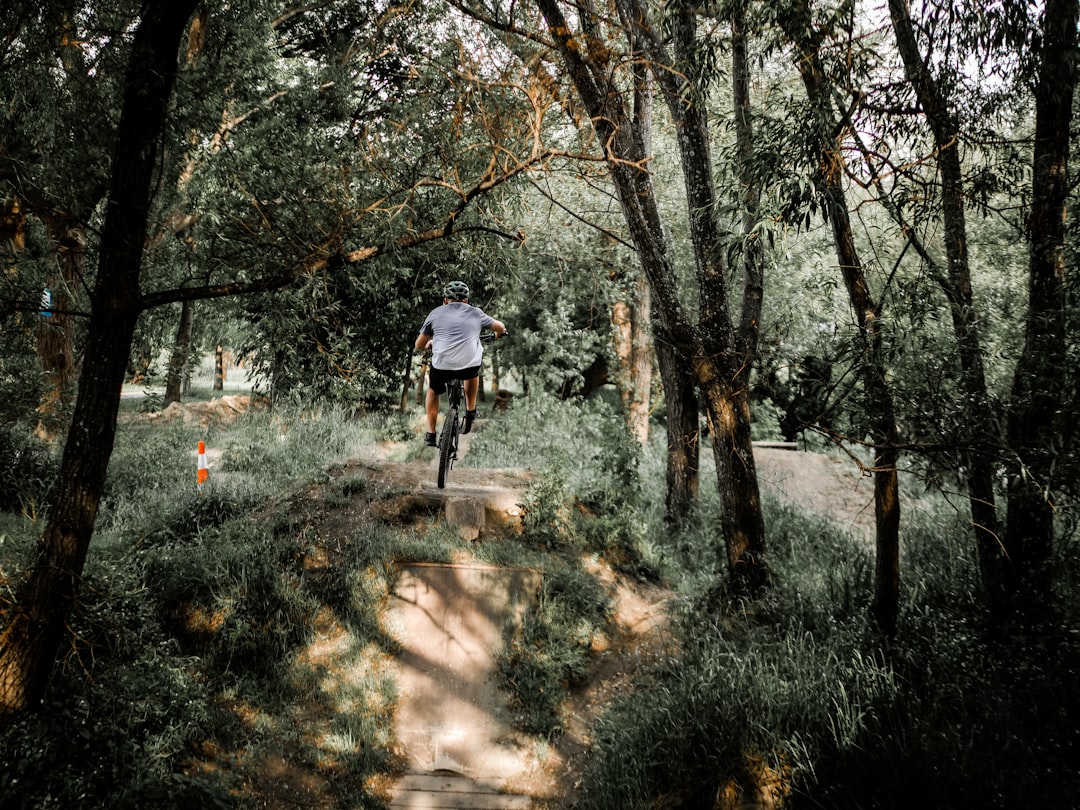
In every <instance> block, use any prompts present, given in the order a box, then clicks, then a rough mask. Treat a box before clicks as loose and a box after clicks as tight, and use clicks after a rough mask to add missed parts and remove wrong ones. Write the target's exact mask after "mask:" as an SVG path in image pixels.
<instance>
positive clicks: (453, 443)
mask: <svg viewBox="0 0 1080 810" xmlns="http://www.w3.org/2000/svg"><path fill="white" fill-rule="evenodd" d="M494 339H495V335H493V334H490V333H485V334H483V335H481V336H480V341H481V342H482V343H490V342H491V341H492V340H494ZM446 399H447V403H448V405H449V408H447V412H446V419H445V420H444V421H443V426H442V433H441V434H440V435H439V478H438V485H439V489H443V488H445V487H446V476H447V475H449V474H450V470H451V469H452V468H453V466H454V462H455V461H457V452H458V437H459V436H460V435H461V425H462V421H463V417H462V415H461V409H462V407H463V406H464V405H466V404H467V403H466V402H465V383H464V382H463V381H461V380H459V379H456V378H455V379H453V380H450V382H448V383H447V384H446Z"/></svg>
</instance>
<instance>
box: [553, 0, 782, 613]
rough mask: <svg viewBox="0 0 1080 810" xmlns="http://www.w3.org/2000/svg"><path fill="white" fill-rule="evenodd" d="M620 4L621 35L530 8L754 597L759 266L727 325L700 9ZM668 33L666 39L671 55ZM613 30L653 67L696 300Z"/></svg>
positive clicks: (760, 579)
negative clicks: (713, 473)
mask: <svg viewBox="0 0 1080 810" xmlns="http://www.w3.org/2000/svg"><path fill="white" fill-rule="evenodd" d="M615 5H616V9H617V11H618V15H619V20H620V28H621V30H617V31H608V30H604V25H605V22H606V21H607V19H608V18H607V17H606V16H605V15H604V14H602V13H601V11H600V10H599V9H598V8H596V7H595V6H594V5H593V4H592V3H590V2H586V3H581V4H577V5H576V7H575V8H576V24H574V25H571V23H570V21H569V20H568V19H567V17H566V15H565V13H564V9H563V6H562V5H561V4H560V3H559V2H558V0H537V7H538V8H539V9H540V12H541V14H542V15H543V17H544V21H545V23H546V26H547V33H548V36H549V37H550V39H551V43H552V45H553V47H554V49H555V51H556V52H557V53H558V55H559V58H560V60H561V62H562V65H563V69H564V70H565V73H566V75H567V77H568V78H569V80H570V82H571V83H572V84H573V86H574V89H575V91H576V95H577V97H578V98H579V99H580V101H581V104H582V105H583V106H584V109H585V111H586V112H587V115H588V119H589V121H590V122H591V126H592V128H593V129H594V130H595V132H596V135H597V140H598V141H599V143H600V145H601V148H602V149H603V153H604V157H605V159H606V161H607V164H608V168H609V171H610V174H611V178H612V182H613V184H614V186H615V188H616V190H617V193H618V196H619V200H620V203H621V206H622V211H623V215H624V217H625V220H626V224H627V229H628V231H629V234H630V237H631V240H632V241H633V243H634V246H635V248H636V249H637V252H638V257H639V260H640V262H641V265H642V268H643V271H644V273H645V276H646V278H647V279H648V281H649V284H650V287H651V289H652V300H653V305H654V306H655V307H656V308H657V310H658V312H659V316H660V321H661V323H662V324H663V327H664V332H665V334H666V336H667V338H668V339H669V340H670V343H671V345H672V346H673V347H674V349H675V351H676V352H678V353H679V354H680V355H681V356H682V357H683V358H685V362H686V364H687V366H688V367H689V368H691V369H692V370H693V373H694V379H695V382H696V384H697V386H698V389H699V391H700V392H701V395H702V400H703V402H704V404H705V408H706V411H707V413H708V417H709V425H710V428H711V433H712V439H713V457H714V459H715V461H716V468H717V488H718V491H719V493H720V498H721V502H722V526H723V541H724V553H725V556H726V559H727V567H728V572H729V576H730V579H731V583H732V585H733V587H734V589H735V590H737V591H743V592H748V593H753V592H756V591H758V590H760V589H761V588H762V587H763V586H764V585H765V584H766V583H767V582H768V579H769V573H768V565H767V560H766V555H765V526H764V520H763V518H762V513H761V503H760V495H759V492H758V484H757V476H756V472H755V468H754V457H753V449H752V446H751V438H750V401H749V388H750V386H749V375H750V372H751V369H752V368H753V364H754V355H755V351H756V345H757V330H758V323H759V318H760V306H761V267H760V265H759V264H753V263H750V264H748V265H747V266H745V267H744V271H745V275H744V279H743V285H742V295H741V302H740V303H741V313H740V316H739V318H738V319H736V318H734V317H733V315H732V306H731V303H730V302H729V300H728V296H729V290H728V284H727V273H728V268H727V264H726V255H727V250H726V249H727V247H728V245H729V244H730V242H731V241H732V235H731V233H730V231H729V230H725V228H724V227H723V226H722V225H721V224H720V222H719V221H718V215H717V202H718V200H717V193H716V189H715V186H714V182H713V173H712V164H711V156H710V143H709V126H708V116H707V113H706V109H707V93H706V88H705V86H704V85H703V84H701V83H699V80H703V79H704V78H705V75H706V71H705V70H704V68H703V65H702V64H701V63H700V61H699V59H700V55H701V53H702V51H701V50H700V49H699V47H698V44H699V43H698V42H697V41H696V36H697V29H696V18H697V13H698V10H697V9H696V8H695V7H693V6H692V5H691V4H679V5H677V6H674V5H673V6H670V7H667V8H665V9H664V12H665V18H664V22H665V25H666V29H664V30H662V28H661V25H660V21H659V20H657V19H655V18H654V10H653V9H652V8H651V7H648V6H646V5H645V4H644V3H642V2H639V1H638V0H619V2H617V3H616V4H615ZM665 30H670V31H671V32H672V34H673V35H672V39H671V45H672V51H671V52H669V50H668V48H669V41H668V38H667V36H666V35H665ZM616 34H617V35H618V36H621V37H622V38H623V39H624V41H625V42H626V50H627V52H628V53H630V54H632V55H633V59H634V60H637V61H643V62H645V63H646V64H647V65H648V68H649V70H650V72H651V73H652V75H653V77H654V78H655V80H656V82H657V85H658V87H659V92H660V94H661V96H662V97H663V98H664V101H665V103H666V106H667V109H668V113H669V115H670V116H671V118H672V121H673V124H674V128H675V135H676V139H677V142H678V150H679V156H680V165H681V168H682V173H683V186H684V191H685V195H686V214H687V219H688V221H689V227H688V231H689V234H690V241H691V244H692V250H693V255H694V265H695V276H694V277H695V284H694V289H693V291H692V293H687V292H684V291H682V290H680V285H679V281H678V274H677V273H676V268H675V265H674V263H673V249H672V244H671V241H670V239H671V237H670V232H669V231H668V229H666V228H665V224H664V218H663V215H662V212H661V209H660V206H659V204H658V200H657V194H656V191H655V188H654V185H653V178H652V176H651V174H650V171H649V166H648V162H649V159H650V154H649V153H648V152H647V150H646V148H645V139H644V137H643V132H642V130H641V127H640V124H639V122H638V121H636V120H635V118H634V116H633V115H632V112H631V109H630V106H629V105H628V104H627V102H626V100H625V96H624V93H623V90H622V87H621V86H620V84H619V74H618V71H617V69H616V67H617V55H616V54H615V53H613V52H612V50H611V43H612V39H611V38H610V37H611V36H612V35H616ZM689 300H696V301H697V303H698V310H699V311H698V316H697V319H696V322H695V320H694V319H693V318H692V316H691V314H690V313H689V312H688V310H687V306H686V304H685V303H684V302H685V301H689Z"/></svg>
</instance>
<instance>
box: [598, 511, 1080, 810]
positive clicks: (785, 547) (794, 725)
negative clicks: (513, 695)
mask: <svg viewBox="0 0 1080 810" xmlns="http://www.w3.org/2000/svg"><path fill="white" fill-rule="evenodd" d="M769 517H770V526H771V527H772V533H771V535H770V540H771V543H770V549H771V551H772V563H773V565H774V567H775V570H776V571H777V573H778V576H777V580H778V587H777V588H776V590H775V591H774V592H772V593H771V594H770V596H769V597H768V598H767V599H766V600H764V601H763V602H761V603H759V604H756V605H753V606H748V605H745V604H743V603H741V602H736V603H731V604H727V605H725V606H724V607H723V609H721V610H720V612H719V613H718V612H717V610H716V605H715V603H712V602H711V601H708V600H704V599H703V600H700V601H699V600H698V599H691V600H689V601H687V602H686V609H685V610H684V611H683V613H682V614H681V616H680V620H679V625H678V626H679V629H680V639H681V647H682V653H681V654H680V655H679V656H677V657H676V658H674V659H672V660H670V661H667V662H665V663H663V664H661V665H660V666H659V667H658V668H657V669H655V670H654V671H652V672H649V673H641V675H640V676H639V678H638V682H639V684H641V685H642V686H641V688H640V689H639V690H636V691H635V693H634V694H633V695H628V696H626V697H625V698H624V699H621V700H619V701H617V702H616V704H615V705H614V706H613V707H612V708H611V709H610V710H609V712H608V713H607V714H606V715H605V716H604V718H603V719H602V721H601V724H600V727H599V729H598V732H597V748H596V751H595V755H594V757H593V760H592V761H593V765H592V767H591V770H590V775H589V779H588V782H587V784H586V786H585V788H584V790H583V794H582V801H581V806H582V807H586V808H610V807H646V806H652V805H653V803H654V802H656V801H658V800H661V799H660V798H659V797H663V796H668V797H669V798H667V799H663V800H662V801H672V799H671V798H670V797H672V796H676V797H681V799H682V800H683V801H689V802H691V803H701V802H704V803H706V804H708V803H709V802H711V801H713V800H714V799H715V797H716V795H717V794H718V792H720V791H721V790H723V789H725V788H727V787H728V786H729V785H730V784H736V785H739V786H740V788H741V789H743V790H751V789H754V787H755V785H759V784H763V783H767V784H770V785H772V786H773V787H777V788H779V789H780V790H781V795H783V793H786V792H787V791H792V797H791V800H792V801H793V802H794V803H795V804H796V805H798V804H801V803H803V802H807V803H810V804H813V805H814V806H820V807H896V808H900V807H912V806H915V805H923V806H935V807H962V806H969V805H970V804H971V803H975V804H979V805H980V806H987V807H1014V806H1021V805H1030V804H1031V803H1032V802H1035V803H1038V804H1045V805H1046V806H1055V805H1059V804H1061V803H1062V802H1064V803H1068V801H1069V799H1068V798H1067V797H1068V796H1069V795H1070V794H1071V793H1072V792H1074V791H1075V790H1076V787H1077V785H1076V781H1075V779H1074V778H1073V774H1075V770H1074V769H1073V768H1072V767H1071V766H1063V765H1061V763H1064V762H1071V761H1074V758H1075V757H1076V755H1077V753H1078V747H1077V746H1078V743H1080V740H1078V739H1077V736H1076V734H1075V726H1074V721H1075V717H1076V716H1077V714H1076V712H1077V709H1078V708H1080V707H1078V706H1077V704H1076V700H1075V694H1074V690H1072V689H1071V687H1070V686H1069V685H1068V684H1069V681H1070V679H1071V678H1072V677H1073V675H1072V673H1074V672H1075V667H1076V666H1077V663H1078V661H1080V658H1078V655H1080V646H1078V645H1077V643H1076V640H1075V639H1074V638H1073V635H1074V634H1072V633H1070V632H1068V630H1067V629H1066V628H1068V627H1070V626H1072V625H1073V623H1074V621H1075V614H1076V610H1077V607H1078V606H1077V605H1076V604H1075V599H1074V598H1073V597H1072V596H1071V595H1070V596H1069V597H1067V602H1066V603H1064V604H1062V605H1061V610H1062V614H1061V615H1060V616H1058V617H1057V618H1056V619H1055V620H1054V625H1053V626H1047V627H1044V628H1042V632H1040V633H1036V634H1034V635H1032V636H1024V637H1020V638H1016V639H1010V640H1008V641H1005V640H1003V639H1000V638H997V637H995V636H994V635H993V634H991V633H989V632H988V628H987V625H986V623H985V618H986V617H985V615H984V613H983V611H982V609H981V607H980V606H979V604H978V602H977V600H976V599H975V597H974V593H975V591H976V588H975V583H976V582H977V576H978V573H977V567H976V562H975V560H974V559H973V557H972V554H971V552H970V550H969V549H967V548H966V547H961V546H958V545H957V543H956V542H955V541H951V542H950V541H945V542H943V538H947V537H948V538H955V537H960V536H962V534H961V532H959V531H958V526H957V525H956V523H955V522H951V521H936V522H931V521H929V520H926V521H916V525H914V526H913V527H912V528H911V530H910V531H909V533H908V535H907V544H906V546H905V548H906V555H905V576H904V581H905V582H907V583H909V587H910V590H909V592H908V594H907V597H906V600H905V606H904V611H903V613H902V617H901V631H900V633H899V634H898V636H897V638H895V639H892V640H890V641H883V640H882V639H881V638H880V637H877V636H875V635H874V634H873V633H872V632H870V630H869V628H868V625H867V620H866V619H867V617H866V615H865V612H864V611H865V607H864V605H865V604H866V600H867V597H868V594H869V592H870V581H871V580H870V577H871V565H870V558H869V555H868V553H867V552H866V550H864V549H863V548H862V547H861V545H860V544H859V543H857V542H856V541H855V540H854V539H853V538H849V537H845V536H843V535H842V534H841V533H839V532H837V531H836V530H835V529H834V528H831V527H829V526H828V525H827V524H823V523H821V522H820V521H816V520H814V519H812V518H810V517H808V516H805V515H800V514H797V513H795V512H794V511H792V510H791V509H790V508H787V507H779V506H778V505H776V504H770V505H769ZM709 598H710V599H711V598H713V597H709ZM1046 645H1050V646H1051V647H1052V648H1053V649H1054V651H1055V652H1054V655H1053V656H1048V655H1047V646H1046ZM1051 658H1052V659H1053V660H1054V663H1053V664H1051V663H1050V661H1051ZM1030 689H1036V690H1037V693H1038V695H1039V697H1038V698H1032V699H1029V698H1028V697H1025V696H1032V695H1034V694H1035V693H1034V692H1032V691H1029V690H1030ZM1020 740H1023V741H1024V743H1023V749H1024V750H1023V752H1022V753H1021V752H1020V751H1019V750H1018V748H1017V744H1018V741H1020ZM1036 763H1038V764H1036ZM1047 768H1050V769H1051V771H1052V772H1053V774H1054V776H1053V778H1050V779H1047V778H1045V776H1044V774H1046V773H1048V771H1047V770H1046V769H1047Z"/></svg>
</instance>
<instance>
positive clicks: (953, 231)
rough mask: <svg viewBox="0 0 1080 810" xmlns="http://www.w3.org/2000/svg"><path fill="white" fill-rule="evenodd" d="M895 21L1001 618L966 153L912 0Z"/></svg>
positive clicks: (979, 538)
mask: <svg viewBox="0 0 1080 810" xmlns="http://www.w3.org/2000/svg"><path fill="white" fill-rule="evenodd" d="M889 13H890V16H891V18H892V25H893V31H894V33H895V35H896V43H897V49H898V51H899V53H900V57H901V59H902V60H903V62H904V67H905V70H906V73H907V78H908V81H909V82H911V85H912V87H913V88H914V89H915V93H916V95H917V97H918V99H919V104H920V106H921V107H922V109H923V113H924V114H925V115H926V119H927V122H928V123H929V125H930V129H931V131H932V132H933V134H934V145H935V147H936V151H935V155H936V160H937V166H938V170H939V172H940V176H941V202H942V220H943V222H944V225H945V252H946V256H947V257H948V272H947V275H946V276H945V277H944V278H941V277H940V276H939V283H940V285H941V287H942V289H943V291H944V292H945V297H946V299H947V301H948V303H949V310H950V312H951V315H952V322H953V333H954V334H955V335H956V344H957V349H958V351H957V354H958V356H959V360H960V369H961V374H962V376H961V393H960V396H961V398H962V401H963V414H962V416H961V420H962V424H963V425H964V427H965V435H964V436H963V439H962V440H963V446H964V450H963V458H962V463H963V466H964V468H965V469H966V470H967V471H968V475H967V483H968V502H969V504H970V509H971V521H972V525H973V526H974V531H975V542H976V548H977V549H978V553H979V565H980V570H981V574H982V581H983V588H984V590H985V591H986V594H987V598H988V602H989V604H990V606H991V608H992V609H993V610H994V611H995V612H997V610H998V609H999V608H1000V606H1001V603H1002V598H1003V595H1004V565H1005V556H1004V554H1003V546H1002V543H1001V528H1000V524H999V521H998V515H997V508H996V505H995V496H994V459H995V456H996V454H997V448H998V447H999V446H1000V439H1001V431H1000V429H999V427H998V425H997V424H996V423H995V421H994V417H993V413H994V412H993V409H992V408H991V406H990V396H989V393H988V391H987V388H986V372H985V369H984V366H983V351H982V345H981V340H980V336H979V328H978V323H979V317H978V313H977V312H976V311H975V303H974V298H973V295H972V286H971V272H970V268H969V266H968V250H967V223H966V216H965V212H964V184H963V174H962V170H961V163H960V152H959V149H960V138H959V135H960V127H959V123H958V121H957V120H956V116H955V115H954V113H953V111H952V110H951V109H950V107H949V104H948V100H947V99H946V98H945V95H944V92H943V90H942V86H941V85H940V84H939V83H938V81H937V80H936V79H935V78H934V76H933V75H932V74H931V72H930V67H929V65H928V64H927V62H926V60H925V59H924V58H923V56H922V54H921V53H920V52H919V49H918V42H917V40H916V38H915V30H914V26H913V25H912V21H911V9H910V6H909V4H908V0H889Z"/></svg>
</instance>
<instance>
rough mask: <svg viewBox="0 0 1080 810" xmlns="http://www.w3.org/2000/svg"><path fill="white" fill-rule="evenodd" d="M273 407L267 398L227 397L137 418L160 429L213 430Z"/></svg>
mask: <svg viewBox="0 0 1080 810" xmlns="http://www.w3.org/2000/svg"><path fill="white" fill-rule="evenodd" d="M269 405H270V401H269V400H268V399H266V398H265V397H258V396H256V397H252V396H249V395H247V394H227V395H225V396H223V397H220V398H215V399H211V400H208V401H206V402H174V403H172V404H171V405H169V407H167V408H165V409H164V410H161V411H155V412H153V413H144V414H139V415H138V416H136V417H134V418H135V419H138V420H140V421H143V422H148V423H150V424H157V425H167V424H173V423H175V422H182V423H183V424H185V425H199V426H200V427H209V426H210V425H228V424H232V423H233V422H235V421H236V420H237V418H239V417H240V416H243V415H244V414H245V413H248V412H249V411H253V410H262V409H264V408H268V407H269Z"/></svg>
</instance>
